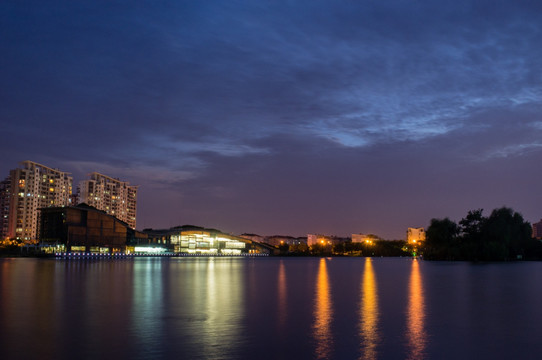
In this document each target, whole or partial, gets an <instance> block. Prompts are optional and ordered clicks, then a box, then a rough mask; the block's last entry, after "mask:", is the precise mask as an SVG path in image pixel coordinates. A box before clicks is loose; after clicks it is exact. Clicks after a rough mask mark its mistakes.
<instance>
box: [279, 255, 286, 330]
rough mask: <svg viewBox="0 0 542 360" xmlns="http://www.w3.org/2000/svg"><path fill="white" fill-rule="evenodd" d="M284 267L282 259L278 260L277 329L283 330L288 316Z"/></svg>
mask: <svg viewBox="0 0 542 360" xmlns="http://www.w3.org/2000/svg"><path fill="white" fill-rule="evenodd" d="M286 289H287V288H286V269H285V268H284V261H283V260H280V263H279V278H278V291H277V293H278V310H279V314H278V317H279V327H280V329H279V330H285V329H284V328H285V326H286V319H287V317H288V307H287V304H288V301H287V295H286V291H287V290H286Z"/></svg>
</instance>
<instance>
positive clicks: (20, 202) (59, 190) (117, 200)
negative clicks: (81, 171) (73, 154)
mask: <svg viewBox="0 0 542 360" xmlns="http://www.w3.org/2000/svg"><path fill="white" fill-rule="evenodd" d="M78 189H79V191H78V192H77V191H74V188H73V177H72V176H71V173H69V172H65V171H61V170H59V169H53V168H50V167H48V166H45V165H42V164H38V163H35V162H33V161H23V162H22V163H21V164H20V167H18V168H16V169H13V170H11V171H10V172H9V175H8V176H7V178H5V179H4V181H2V182H1V183H0V219H1V223H0V225H1V227H0V236H1V238H2V239H16V240H21V241H23V242H25V243H33V242H36V241H37V240H38V239H39V238H40V233H39V230H40V216H42V214H43V213H44V212H45V211H52V210H50V209H53V208H64V207H69V206H75V205H77V204H83V203H84V204H87V205H90V206H92V207H94V208H96V209H97V210H100V211H102V212H104V213H105V214H109V215H112V216H114V217H115V218H117V219H118V220H120V221H122V222H124V223H125V224H126V225H127V226H128V227H129V228H131V229H135V227H136V212H137V186H133V185H130V184H129V183H128V182H126V181H121V180H119V179H114V178H112V177H109V176H106V175H103V174H100V173H97V172H94V173H92V174H90V175H89V179H86V180H83V181H81V182H80V183H79V186H78Z"/></svg>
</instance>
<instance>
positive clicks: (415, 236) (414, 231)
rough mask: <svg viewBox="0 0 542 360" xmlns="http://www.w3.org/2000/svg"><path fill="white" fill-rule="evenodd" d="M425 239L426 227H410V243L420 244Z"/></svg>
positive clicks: (408, 240)
mask: <svg viewBox="0 0 542 360" xmlns="http://www.w3.org/2000/svg"><path fill="white" fill-rule="evenodd" d="M422 241H425V230H424V228H422V227H421V228H408V229H407V243H409V244H419V243H420V242H422Z"/></svg>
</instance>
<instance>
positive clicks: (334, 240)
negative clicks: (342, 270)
mask: <svg viewBox="0 0 542 360" xmlns="http://www.w3.org/2000/svg"><path fill="white" fill-rule="evenodd" d="M344 241H345V239H343V238H340V237H337V236H331V235H322V234H307V245H308V246H313V245H316V244H319V245H336V244H338V243H340V242H344Z"/></svg>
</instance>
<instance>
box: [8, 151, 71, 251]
mask: <svg viewBox="0 0 542 360" xmlns="http://www.w3.org/2000/svg"><path fill="white" fill-rule="evenodd" d="M21 165H22V167H21V168H18V169H14V170H11V171H10V177H9V178H10V184H9V195H8V196H9V213H8V216H7V223H8V224H7V233H6V234H5V236H6V237H9V238H17V239H21V240H26V241H29V240H30V241H32V240H36V239H37V232H38V226H39V224H38V209H40V208H46V207H57V206H69V205H70V196H71V194H72V182H73V178H72V177H71V176H70V173H67V172H64V171H60V170H58V169H52V168H50V167H47V166H45V165H41V164H38V163H35V162H32V161H23V162H22V163H21ZM4 186H6V184H4ZM4 194H6V193H5V190H4ZM5 196H6V195H4V201H5ZM4 205H5V203H4ZM4 216H5V214H4ZM4 219H5V218H4Z"/></svg>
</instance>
